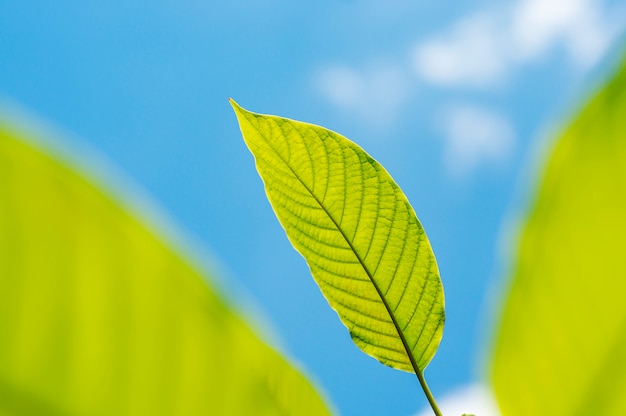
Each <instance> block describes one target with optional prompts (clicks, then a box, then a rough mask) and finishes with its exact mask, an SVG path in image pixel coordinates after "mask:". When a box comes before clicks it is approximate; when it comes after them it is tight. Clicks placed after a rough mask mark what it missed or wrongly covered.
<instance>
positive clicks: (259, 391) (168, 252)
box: [0, 122, 329, 416]
mask: <svg viewBox="0 0 626 416" xmlns="http://www.w3.org/2000/svg"><path fill="white" fill-rule="evenodd" d="M35 143H37V141H36V140H34V139H32V138H30V137H27V136H25V135H24V134H23V133H21V132H20V131H17V130H15V129H13V128H10V127H7V126H6V125H4V124H3V123H1V122H0V334H1V336H0V338H1V342H0V414H2V415H15V416H22V415H42V416H46V415H155V416H156V415H246V416H247V415H267V416H270V415H272V416H273V415H294V416H296V415H302V414H307V415H311V416H317V415H319V414H322V415H327V414H329V410H328V408H327V407H326V405H325V403H324V401H323V400H322V398H321V397H320V395H319V394H318V393H317V392H316V391H315V389H314V387H313V386H312V384H311V383H310V382H309V381H308V380H307V379H306V378H305V377H304V376H303V375H302V374H301V373H300V372H299V371H298V370H297V369H295V368H294V367H293V366H292V365H291V364H290V363H289V362H287V360H286V359H285V358H284V357H283V356H282V355H280V354H279V353H278V352H277V351H275V350H274V349H273V348H271V347H270V346H268V345H267V344H265V343H264V342H262V341H261V340H260V339H259V338H258V337H257V335H256V334H255V333H254V332H253V331H252V329H251V328H250V327H249V326H248V325H247V324H246V323H245V322H244V321H243V320H242V319H241V318H240V317H239V316H238V314H237V313H236V312H235V311H234V310H233V308H231V307H230V306H229V305H228V304H227V303H226V302H225V301H224V300H223V299H222V298H221V297H220V296H219V295H218V294H217V293H216V292H215V291H214V290H213V289H212V288H211V287H210V286H209V285H208V284H207V281H206V277H207V276H205V275H204V274H203V273H202V269H201V268H198V267H197V266H196V265H194V264H193V263H192V262H191V261H189V259H188V258H186V256H185V255H184V254H183V253H181V252H180V251H179V250H177V249H176V248H174V247H172V246H171V245H170V243H168V242H167V241H163V240H162V239H161V238H160V237H159V236H158V235H157V234H156V233H155V232H154V231H153V230H152V229H151V228H149V227H147V226H146V224H145V223H144V222H143V221H142V219H140V218H138V217H137V216H135V215H134V213H133V212H131V211H130V210H128V208H127V207H124V206H123V205H122V204H120V203H118V202H117V201H115V200H114V199H113V198H111V197H110V196H109V195H108V194H106V193H105V192H103V191H102V190H101V189H99V188H98V187H97V186H95V185H94V184H93V183H92V182H91V181H90V180H88V179H87V178H85V177H84V176H83V175H81V174H80V173H79V172H78V171H77V170H75V169H73V168H72V167H71V166H70V165H68V164H67V163H65V162H64V161H62V160H61V159H60V158H59V157H58V155H55V156H53V155H51V154H49V153H48V152H45V151H43V150H42V149H41V148H39V147H38V145H36V144H35Z"/></svg>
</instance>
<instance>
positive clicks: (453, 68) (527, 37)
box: [413, 0, 623, 87]
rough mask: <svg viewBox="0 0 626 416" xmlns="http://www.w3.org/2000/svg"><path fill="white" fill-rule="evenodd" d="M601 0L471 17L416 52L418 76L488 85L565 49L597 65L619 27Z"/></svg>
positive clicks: (537, 1) (538, 0)
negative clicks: (547, 54) (558, 48)
mask: <svg viewBox="0 0 626 416" xmlns="http://www.w3.org/2000/svg"><path fill="white" fill-rule="evenodd" d="M621 24H623V22H617V21H613V20H612V19H611V17H610V16H609V13H608V12H607V11H606V10H604V8H603V6H602V4H601V3H600V1H599V0H550V1H544V0H518V1H517V2H516V3H512V4H511V5H510V6H509V7H508V8H504V9H502V8H500V9H492V10H488V11H485V12H482V13H481V14H476V15H474V16H470V17H466V18H464V19H463V20H461V21H460V22H458V23H457V24H455V25H454V26H453V27H452V28H451V29H450V30H449V32H448V33H446V34H444V35H442V36H438V37H435V38H432V39H430V40H427V41H425V42H420V43H419V44H418V45H417V46H416V47H415V50H414V52H413V63H414V67H415V70H416V73H417V75H418V76H419V77H421V78H423V79H424V80H426V81H429V82H431V83H433V84H436V85H441V86H448V87H450V86H471V87H487V86H491V85H494V84H496V83H499V82H501V81H502V79H503V78H504V77H505V76H506V75H507V74H508V73H509V72H510V71H511V70H513V69H515V67H516V66H517V65H520V64H526V63H528V62H531V61H536V60H538V59H540V58H541V57H543V56H545V54H546V53H547V52H548V51H550V50H551V49H553V48H554V47H556V46H562V47H564V49H565V50H566V52H567V53H568V54H569V56H570V57H571V59H572V60H573V62H574V63H575V64H577V65H578V66H580V67H582V68H586V67H588V66H591V65H593V64H594V63H595V62H596V61H597V60H598V59H599V58H600V56H602V54H603V52H604V51H605V50H606V48H607V47H608V45H609V43H610V40H611V39H612V38H613V37H614V36H615V34H616V33H617V32H618V30H617V29H618V25H621Z"/></svg>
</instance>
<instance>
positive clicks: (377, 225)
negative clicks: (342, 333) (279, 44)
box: [233, 102, 444, 372]
mask: <svg viewBox="0 0 626 416" xmlns="http://www.w3.org/2000/svg"><path fill="white" fill-rule="evenodd" d="M233 107H234V109H235V112H236V114H237V118H238V120H239V124H240V127H241V131H242V134H243V137H244V140H245V142H246V144H247V146H248V148H249V149H250V151H251V152H252V154H253V155H254V158H255V160H256V166H257V170H258V172H259V174H260V176H261V178H262V179H263V182H264V184H265V189H266V193H267V196H268V198H269V200H270V202H271V204H272V207H273V208H274V211H275V212H276V215H277V217H278V219H279V220H280V222H281V224H282V226H283V227H284V229H285V231H286V233H287V236H288V237H289V239H290V241H291V242H292V244H293V245H294V247H295V248H296V249H297V250H298V251H299V252H300V253H301V254H302V255H303V257H304V258H305V260H306V261H307V263H308V265H309V268H310V270H311V273H312V275H313V277H314V279H315V281H316V282H317V283H318V285H319V287H320V289H321V290H322V293H323V294H324V296H325V297H326V299H327V300H328V302H329V304H330V306H331V307H332V308H333V309H334V310H335V311H336V312H337V314H338V315H339V318H340V319H341V321H342V322H343V323H344V325H345V326H346V327H347V328H348V330H349V331H350V334H351V336H352V338H353V340H354V342H355V343H356V344H357V345H358V346H359V348H361V349H362V350H363V351H364V352H365V353H367V354H369V355H371V356H373V357H375V358H376V359H378V360H379V361H380V362H382V363H383V364H386V365H388V366H391V367H394V368H397V369H401V370H404V371H410V372H421V371H422V370H423V369H424V368H425V367H426V365H427V364H428V362H429V361H430V360H431V359H432V357H433V356H434V354H435V351H436V350H437V347H438V345H439V342H440V341H441V336H442V332H443V323H444V297H443V287H442V284H441V279H440V277H439V271H438V268H437V263H436V260H435V257H434V254H433V252H432V249H431V246H430V243H429V242H428V238H427V237H426V234H425V232H424V229H423V228H422V226H421V224H420V222H419V221H418V219H417V216H416V215H415V212H414V211H413V208H412V207H411V206H410V204H409V202H408V200H407V199H406V197H405V196H404V194H403V193H402V191H401V190H400V188H399V187H398V186H397V185H396V183H395V182H394V181H393V179H392V178H391V176H390V175H389V174H388V173H387V172H386V171H385V169H384V168H383V167H382V166H381V165H380V164H378V162H376V161H375V160H374V159H373V158H371V157H370V156H369V155H368V154H367V153H365V151H363V150H362V149H361V148H359V147H358V146H357V145H356V144H354V143H353V142H351V141H349V140H348V139H346V138H345V137H343V136H341V135H339V134H337V133H334V132H332V131H330V130H327V129H324V128H322V127H318V126H314V125H311V124H307V123H301V122H297V121H293V120H289V119H285V118H280V117H275V116H266V115H260V114H255V113H251V112H248V111H246V110H244V109H243V108H241V107H239V106H238V105H237V104H235V103H234V102H233Z"/></svg>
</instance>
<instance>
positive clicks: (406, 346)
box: [250, 123, 423, 383]
mask: <svg viewBox="0 0 626 416" xmlns="http://www.w3.org/2000/svg"><path fill="white" fill-rule="evenodd" d="M250 124H251V125H252V123H250ZM279 128H280V126H279ZM255 130H256V131H257V132H258V133H259V135H260V136H261V137H263V139H264V140H265V142H266V143H267V144H268V146H269V147H270V148H271V149H272V151H273V152H274V153H275V154H276V155H277V156H278V158H279V159H280V160H281V161H282V162H283V163H284V165H285V166H287V168H288V169H289V170H290V171H291V173H293V175H294V176H295V178H296V179H297V180H298V182H300V184H302V186H303V187H304V189H306V191H307V192H308V193H309V195H310V196H311V197H312V198H313V199H314V200H315V202H316V203H317V204H318V205H319V207H320V208H321V209H322V211H323V212H324V213H325V214H326V215H327V216H328V218H330V220H331V221H332V222H333V224H334V225H335V227H336V229H337V231H339V233H340V234H341V236H342V237H343V239H344V240H345V242H346V243H347V244H348V247H350V250H351V251H352V253H353V254H354V256H355V257H356V258H357V260H358V261H359V264H360V265H361V267H362V268H363V270H364V271H365V273H366V274H367V277H368V278H369V281H370V283H371V284H372V285H373V286H374V289H376V293H377V294H378V297H379V298H380V300H381V302H382V303H383V305H384V306H385V310H386V311H387V314H388V315H389V317H390V318H391V322H392V323H393V326H394V327H395V329H396V331H397V333H398V336H399V337H400V341H401V342H402V346H403V347H404V350H405V351H406V353H407V357H408V358H409V361H410V363H411V366H412V367H413V371H414V372H415V374H416V375H417V377H418V379H419V381H420V383H422V378H423V375H422V372H421V370H420V369H419V366H418V365H417V362H416V361H415V357H413V353H412V351H411V349H410V347H409V344H408V342H407V340H406V338H405V336H404V333H403V331H402V330H401V329H400V326H399V324H398V322H397V320H396V318H395V316H394V314H393V312H392V310H391V307H390V305H389V304H388V303H387V300H386V299H385V296H384V295H383V293H382V291H381V289H380V287H379V286H378V284H377V283H376V281H375V280H374V276H373V274H372V273H371V272H370V270H369V269H368V267H367V266H366V265H365V263H364V260H363V259H362V258H361V256H360V255H359V254H358V252H357V251H356V249H355V248H354V246H353V244H352V242H350V240H349V239H348V236H347V235H346V234H345V233H344V231H343V229H342V228H341V226H340V224H339V223H338V222H337V221H336V220H335V218H334V217H333V216H332V215H331V213H330V212H329V211H328V210H327V209H326V207H325V206H324V204H323V203H322V202H321V201H320V200H319V199H318V198H317V196H315V194H314V193H313V191H312V190H311V189H310V188H309V187H308V186H307V185H306V183H304V181H303V180H302V179H301V178H300V176H299V175H298V174H297V173H296V172H295V171H294V170H293V168H292V167H291V166H290V164H289V163H287V161H286V160H285V158H283V156H282V155H281V154H280V153H279V152H278V151H276V149H275V148H274V146H273V145H272V142H271V141H270V140H268V138H267V137H266V136H265V135H264V134H263V133H262V132H261V131H259V129H258V128H255ZM281 130H282V129H281ZM294 132H296V133H297V134H298V135H299V136H300V138H302V139H304V137H303V136H302V135H301V134H300V133H299V132H298V131H297V130H295V129H294ZM305 148H306V146H305ZM379 183H380V182H379ZM372 238H373V237H372Z"/></svg>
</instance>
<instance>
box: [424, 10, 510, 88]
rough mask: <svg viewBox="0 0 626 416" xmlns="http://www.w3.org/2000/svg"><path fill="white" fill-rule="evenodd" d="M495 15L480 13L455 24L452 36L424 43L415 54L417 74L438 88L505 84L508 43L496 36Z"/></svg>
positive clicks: (497, 20) (497, 25)
mask: <svg viewBox="0 0 626 416" xmlns="http://www.w3.org/2000/svg"><path fill="white" fill-rule="evenodd" d="M500 26H501V23H500V19H498V18H496V16H495V15H494V14H487V13H483V14H477V15H475V16H471V17H468V18H465V19H463V20H461V21H460V22H458V23H456V24H455V25H454V26H453V27H452V29H451V30H450V31H449V33H445V34H444V35H442V36H438V37H434V38H431V39H429V40H427V41H425V42H421V43H419V44H418V45H417V47H416V48H415V51H414V53H413V64H414V68H415V71H416V73H417V75H418V76H419V77H420V78H422V79H424V80H425V81H428V82H431V83H433V84H437V85H444V86H456V85H470V86H478V87H481V86H487V85H491V84H493V83H494V82H500V81H502V78H503V76H504V73H505V71H506V69H507V64H508V62H507V61H508V58H507V56H506V44H505V42H504V41H503V38H502V37H501V36H496V34H497V33H498V32H499V28H500Z"/></svg>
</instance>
